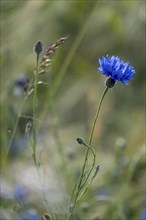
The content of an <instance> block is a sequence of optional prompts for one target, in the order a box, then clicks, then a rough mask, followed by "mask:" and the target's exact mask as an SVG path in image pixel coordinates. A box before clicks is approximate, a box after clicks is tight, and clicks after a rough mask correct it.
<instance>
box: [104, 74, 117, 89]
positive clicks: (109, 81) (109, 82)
mask: <svg viewBox="0 0 146 220" xmlns="http://www.w3.org/2000/svg"><path fill="white" fill-rule="evenodd" d="M105 84H106V87H107V88H108V89H111V88H113V87H114V85H115V80H114V79H112V78H111V77H110V78H108V79H107V80H106V82H105Z"/></svg>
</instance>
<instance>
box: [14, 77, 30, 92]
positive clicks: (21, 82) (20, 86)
mask: <svg viewBox="0 0 146 220" xmlns="http://www.w3.org/2000/svg"><path fill="white" fill-rule="evenodd" d="M28 84H29V80H28V78H27V77H26V76H25V75H21V76H19V78H17V79H16V80H15V81H14V95H16V96H22V95H23V93H24V91H25V90H26V89H27V87H28Z"/></svg>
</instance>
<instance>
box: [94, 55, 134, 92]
mask: <svg viewBox="0 0 146 220" xmlns="http://www.w3.org/2000/svg"><path fill="white" fill-rule="evenodd" d="M99 64H100V67H99V68H98V70H99V71H100V72H102V73H103V74H104V75H106V76H108V77H109V80H107V82H106V85H107V87H108V88H112V87H113V86H114V85H115V82H116V81H119V82H121V83H123V84H125V85H128V82H127V81H128V80H132V79H133V78H132V76H133V74H134V73H135V70H134V68H133V67H132V66H130V64H129V62H126V63H125V62H124V61H123V60H121V59H120V58H119V57H118V56H112V57H109V56H108V55H106V56H105V57H102V58H101V59H99Z"/></svg>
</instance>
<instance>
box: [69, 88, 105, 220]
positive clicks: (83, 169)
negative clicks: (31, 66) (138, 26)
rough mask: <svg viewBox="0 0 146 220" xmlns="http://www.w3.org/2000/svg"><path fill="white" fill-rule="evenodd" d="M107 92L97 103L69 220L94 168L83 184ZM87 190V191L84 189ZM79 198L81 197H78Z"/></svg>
mask: <svg viewBox="0 0 146 220" xmlns="http://www.w3.org/2000/svg"><path fill="white" fill-rule="evenodd" d="M107 91H108V88H107V87H106V88H105V90H104V92H103V94H102V96H101V99H100V101H99V105H98V107H97V110H96V114H95V118H94V121H93V125H92V129H91V134H90V138H89V143H88V145H87V146H88V148H87V151H86V155H85V160H84V164H83V167H82V171H81V176H80V180H79V183H78V186H77V192H76V195H75V198H74V202H73V205H72V207H70V216H69V220H72V219H73V212H74V209H75V206H76V203H77V201H78V197H79V194H80V191H81V189H82V188H83V187H82V186H85V184H86V182H87V181H88V178H89V176H90V174H91V172H92V170H93V168H94V165H95V161H94V163H93V164H92V167H91V169H90V171H89V172H88V175H87V177H86V179H85V180H84V182H83V179H84V176H85V169H86V166H87V161H88V154H89V150H91V149H92V148H91V143H92V139H93V134H94V130H95V125H96V122H97V119H98V116H99V112H100V109H101V106H102V103H103V100H104V97H105V95H106V93H107ZM86 190H87V189H86ZM80 198H81V197H80Z"/></svg>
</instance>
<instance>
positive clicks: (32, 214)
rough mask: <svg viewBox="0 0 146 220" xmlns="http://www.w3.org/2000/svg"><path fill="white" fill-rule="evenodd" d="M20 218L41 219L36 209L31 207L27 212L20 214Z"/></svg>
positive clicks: (25, 219) (23, 219) (26, 219)
mask: <svg viewBox="0 0 146 220" xmlns="http://www.w3.org/2000/svg"><path fill="white" fill-rule="evenodd" d="M19 220H40V218H39V216H38V214H37V211H36V210H35V209H29V210H28V211H27V212H21V213H20V214H19Z"/></svg>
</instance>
